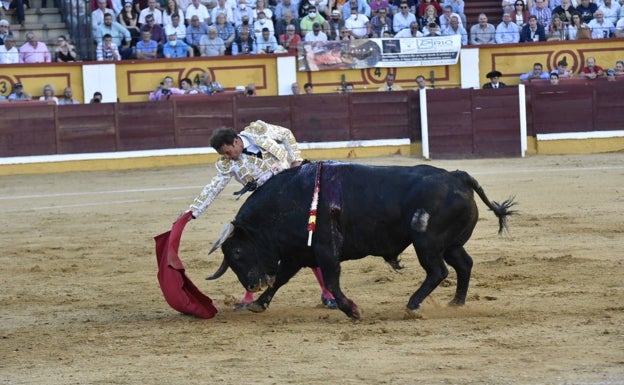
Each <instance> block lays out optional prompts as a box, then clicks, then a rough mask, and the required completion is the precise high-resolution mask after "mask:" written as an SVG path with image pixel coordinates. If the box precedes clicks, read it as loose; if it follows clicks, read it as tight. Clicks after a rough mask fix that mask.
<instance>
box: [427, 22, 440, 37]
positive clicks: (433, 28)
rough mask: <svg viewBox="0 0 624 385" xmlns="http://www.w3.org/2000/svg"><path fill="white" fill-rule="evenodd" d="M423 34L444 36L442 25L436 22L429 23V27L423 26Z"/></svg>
mask: <svg viewBox="0 0 624 385" xmlns="http://www.w3.org/2000/svg"><path fill="white" fill-rule="evenodd" d="M423 31H424V33H423V36H425V37H429V36H442V32H440V27H439V26H438V25H437V24H436V23H429V25H428V26H427V28H423Z"/></svg>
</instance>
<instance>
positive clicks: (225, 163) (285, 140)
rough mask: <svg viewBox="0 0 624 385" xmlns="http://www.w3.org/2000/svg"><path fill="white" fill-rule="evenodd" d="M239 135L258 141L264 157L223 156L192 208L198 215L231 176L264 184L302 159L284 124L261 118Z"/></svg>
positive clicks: (195, 215)
mask: <svg viewBox="0 0 624 385" xmlns="http://www.w3.org/2000/svg"><path fill="white" fill-rule="evenodd" d="M239 136H241V137H244V138H245V139H246V140H248V141H249V142H251V143H253V144H255V145H256V146H257V147H258V148H259V149H260V151H261V153H262V158H259V157H256V156H252V155H247V154H241V156H240V157H239V158H238V160H230V159H228V158H226V157H223V156H222V157H220V158H219V159H218V160H217V162H216V164H215V167H216V168H217V175H215V176H214V177H213V178H212V180H211V181H210V182H209V183H208V184H207V185H206V186H205V187H204V189H203V190H202V192H201V193H200V194H199V196H198V197H197V198H195V200H194V201H193V203H192V204H191V206H190V208H189V209H190V210H191V211H192V212H193V216H194V217H195V218H197V217H199V215H201V213H203V212H204V210H206V208H208V206H210V204H211V203H212V202H213V201H214V200H215V199H216V197H217V196H218V195H219V193H221V191H223V189H224V188H225V186H227V184H228V183H229V182H230V180H231V179H232V178H234V179H236V180H237V181H239V182H240V183H241V184H243V185H245V184H246V183H248V182H251V181H253V180H255V181H256V183H257V184H258V186H261V185H263V184H264V183H265V182H266V181H267V180H269V179H270V178H271V177H272V176H273V175H275V174H277V173H279V172H280V171H282V170H285V169H287V168H290V165H291V164H292V163H293V162H295V161H301V160H302V158H301V151H299V148H298V146H297V141H296V140H295V137H294V135H293V134H292V132H291V131H290V130H289V129H287V128H285V127H280V126H276V125H274V124H269V123H265V122H263V121H261V120H258V121H255V122H252V123H251V124H249V126H247V127H246V128H245V129H244V130H243V131H241V132H240V133H239Z"/></svg>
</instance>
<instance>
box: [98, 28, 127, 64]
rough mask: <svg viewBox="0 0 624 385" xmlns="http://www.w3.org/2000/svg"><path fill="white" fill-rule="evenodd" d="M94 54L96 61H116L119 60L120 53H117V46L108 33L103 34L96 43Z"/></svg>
mask: <svg viewBox="0 0 624 385" xmlns="http://www.w3.org/2000/svg"><path fill="white" fill-rule="evenodd" d="M95 56H96V58H97V61H117V60H121V54H120V53H119V47H118V46H117V44H115V43H114V42H113V37H112V36H111V35H110V34H108V33H107V34H106V35H104V37H103V38H102V40H101V41H100V42H99V43H98V45H97V48H96V49H95Z"/></svg>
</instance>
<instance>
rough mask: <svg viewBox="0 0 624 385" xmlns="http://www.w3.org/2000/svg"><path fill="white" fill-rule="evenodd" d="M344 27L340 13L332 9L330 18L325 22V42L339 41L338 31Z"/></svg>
mask: <svg viewBox="0 0 624 385" xmlns="http://www.w3.org/2000/svg"><path fill="white" fill-rule="evenodd" d="M344 26H345V21H344V19H343V18H342V15H341V14H340V11H339V10H337V9H334V10H333V11H332V12H331V15H330V18H329V19H328V20H327V30H326V31H325V34H326V35H327V40H331V41H334V40H340V31H341V30H342V28H344Z"/></svg>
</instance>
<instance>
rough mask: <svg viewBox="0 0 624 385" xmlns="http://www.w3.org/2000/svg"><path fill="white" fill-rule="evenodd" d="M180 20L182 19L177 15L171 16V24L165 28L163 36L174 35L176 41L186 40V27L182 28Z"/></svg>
mask: <svg viewBox="0 0 624 385" xmlns="http://www.w3.org/2000/svg"><path fill="white" fill-rule="evenodd" d="M182 20H184V19H183V18H181V17H180V16H179V15H177V14H173V15H172V16H171V24H169V25H167V26H166V27H165V35H167V36H169V35H171V34H172V33H175V35H176V36H177V37H178V40H184V39H186V27H185V26H184V23H183V22H182Z"/></svg>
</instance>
